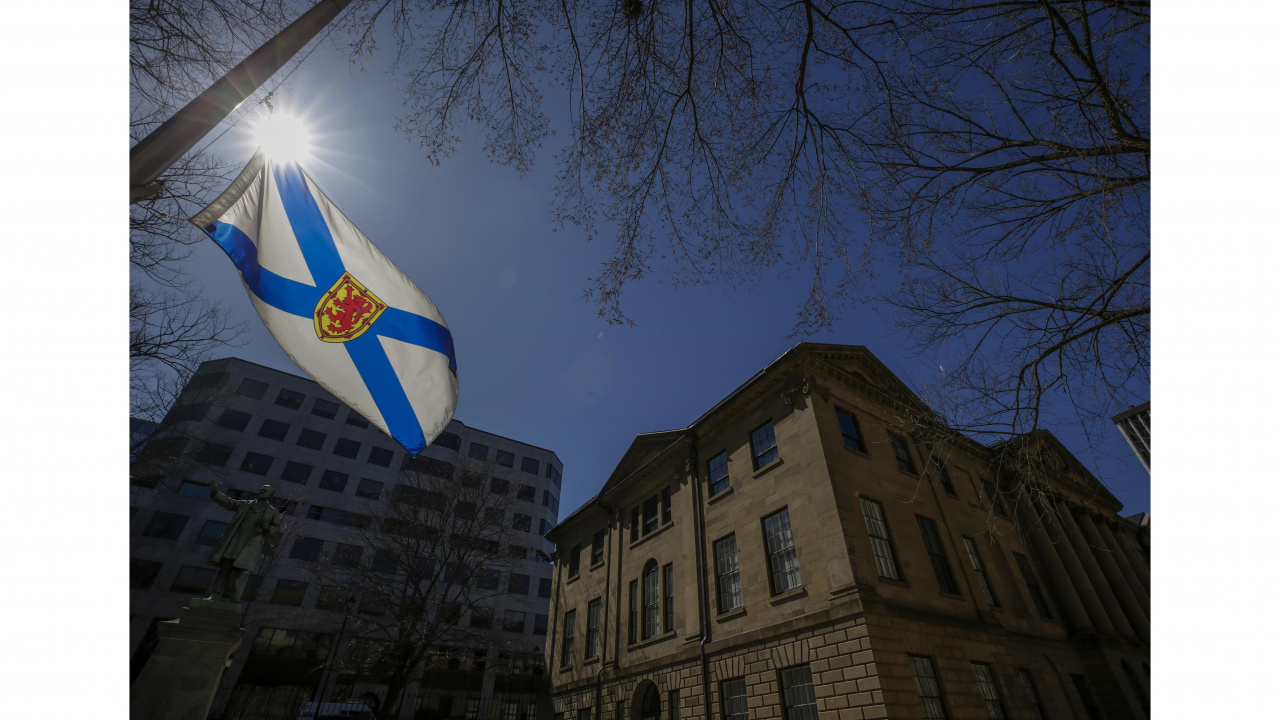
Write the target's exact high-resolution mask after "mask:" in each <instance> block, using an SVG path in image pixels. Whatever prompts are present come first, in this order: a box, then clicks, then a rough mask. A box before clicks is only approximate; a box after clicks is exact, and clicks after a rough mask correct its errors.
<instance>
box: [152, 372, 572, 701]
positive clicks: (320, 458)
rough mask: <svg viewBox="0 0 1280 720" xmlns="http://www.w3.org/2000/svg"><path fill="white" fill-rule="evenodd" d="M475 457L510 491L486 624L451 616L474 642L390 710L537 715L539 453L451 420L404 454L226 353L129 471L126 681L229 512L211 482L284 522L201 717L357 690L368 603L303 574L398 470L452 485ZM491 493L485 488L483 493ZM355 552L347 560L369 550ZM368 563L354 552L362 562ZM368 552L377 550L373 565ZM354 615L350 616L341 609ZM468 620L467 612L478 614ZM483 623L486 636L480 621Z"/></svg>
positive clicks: (203, 577)
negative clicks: (505, 542)
mask: <svg viewBox="0 0 1280 720" xmlns="http://www.w3.org/2000/svg"><path fill="white" fill-rule="evenodd" d="M464 463H472V464H475V463H484V464H486V472H487V473H491V474H492V476H493V477H492V478H490V479H489V480H488V481H487V485H486V487H488V492H497V490H498V489H499V488H500V489H501V490H502V492H503V493H506V494H508V495H509V505H508V507H509V508H510V511H511V512H510V514H509V516H508V517H507V518H506V519H505V522H509V523H510V526H511V528H512V532H511V534H510V535H509V536H508V537H509V538H510V539H511V544H510V546H509V547H504V548H502V550H501V552H502V553H503V555H504V557H506V558H508V559H509V562H508V563H507V564H508V571H507V572H504V575H503V576H502V577H500V578H498V581H499V582H500V586H499V592H504V593H505V594H504V595H503V596H502V597H501V598H500V600H499V602H498V603H497V605H496V606H495V607H493V612H492V613H491V614H490V616H489V617H487V618H477V617H475V616H474V614H472V613H468V614H466V615H464V616H459V617H458V619H457V622H458V624H459V625H460V626H463V625H465V626H467V627H468V628H481V630H480V631H479V632H480V633H481V634H484V633H488V639H487V641H486V642H484V643H483V644H484V645H485V647H483V648H475V649H474V650H472V649H467V648H454V649H453V652H452V653H450V654H449V655H448V656H447V657H445V656H443V655H442V656H441V657H440V658H439V662H438V663H433V664H432V665H431V666H429V667H428V668H427V669H426V670H425V671H424V672H423V673H422V674H421V676H420V677H419V678H418V679H417V682H415V683H413V684H411V685H410V687H409V690H408V691H407V693H406V696H405V700H404V703H403V705H402V713H401V718H404V719H405V720H408V719H409V718H443V717H459V718H462V717H465V718H490V717H492V718H498V717H502V718H503V720H531V719H532V718H534V717H537V716H538V713H539V712H542V713H543V714H546V712H545V709H546V692H547V677H546V674H545V671H544V667H543V664H542V658H543V654H544V649H545V642H546V633H547V626H548V614H549V613H548V603H549V598H550V596H551V575H552V565H551V559H550V553H551V550H552V546H551V544H550V542H548V541H547V540H546V539H545V538H544V537H543V536H544V535H545V533H546V532H547V530H548V529H549V528H551V527H552V526H553V525H554V524H555V522H556V518H557V514H558V511H559V500H558V498H559V494H560V485H561V472H562V465H561V463H560V460H559V458H557V457H556V454H555V453H554V452H552V451H550V450H546V449H543V448H539V447H534V446H532V445H529V444H527V443H522V442H519V441H516V440H512V439H510V438H506V437H502V436H499V435H495V434H492V433H487V432H484V431H483V430H478V429H476V428H471V427H467V426H466V425H464V424H462V423H461V422H458V421H457V420H454V421H453V422H451V423H450V424H449V426H448V428H447V430H446V432H444V433H443V434H441V436H440V437H439V438H437V439H436V441H435V442H434V443H433V444H432V446H430V447H428V448H427V449H426V450H424V451H423V452H422V453H420V454H419V455H418V456H416V457H414V458H412V460H411V459H410V458H409V457H407V453H406V452H405V451H404V448H402V447H401V446H400V445H399V444H398V443H396V442H395V441H394V440H391V439H390V438H388V437H387V436H386V435H384V434H383V433H382V432H380V431H379V430H378V429H377V428H375V427H373V426H371V425H370V424H369V423H368V422H366V421H365V420H364V418H362V417H360V416H359V415H358V414H356V413H355V412H354V411H352V410H350V409H348V408H346V407H343V406H342V405H341V404H340V403H339V402H338V401H337V400H336V399H335V398H334V397H333V396H331V395H330V394H329V393H327V392H325V391H324V390H323V389H322V388H320V386H319V385H317V384H316V383H315V382H313V381H311V380H309V379H306V378H303V377H298V376H296V375H291V374H289V373H284V372H280V371H277V370H273V369H270V368H266V367H262V366H260V365H256V364H254V363H250V362H246V361H244V360H239V359H236V358H227V359H223V360H215V361H210V362H207V363H205V364H204V365H202V366H201V367H200V369H199V371H198V372H197V374H196V375H195V376H194V377H193V378H192V380H191V382H190V383H189V384H188V386H187V388H186V389H185V390H184V392H183V394H182V395H181V396H180V398H179V400H178V402H177V403H176V404H175V406H174V407H173V408H172V409H171V410H170V412H169V414H168V416H167V417H166V419H165V421H164V423H163V424H162V427H161V429H160V430H159V431H158V432H157V433H156V434H155V437H154V439H152V440H150V441H149V442H148V444H147V445H146V446H145V448H144V449H143V451H142V453H141V454H140V455H139V461H138V462H137V463H135V467H134V472H133V473H132V474H133V478H132V483H133V484H132V487H131V498H130V517H131V520H130V524H131V529H130V545H131V549H130V554H131V562H130V587H131V590H130V653H131V657H132V658H133V662H132V668H131V669H132V673H133V677H134V678H136V677H137V676H138V673H139V672H140V671H141V667H142V665H143V664H144V663H145V662H146V661H147V658H148V657H149V653H150V649H151V647H152V646H153V645H154V643H155V640H156V623H157V622H159V621H162V620H167V619H172V618H174V617H177V615H178V611H179V609H180V608H182V607H183V606H184V605H185V604H186V603H187V602H188V601H189V599H190V598H192V597H201V596H203V595H205V594H207V590H208V587H209V585H210V582H211V581H212V579H213V576H214V572H215V568H214V567H212V566H210V565H207V564H206V562H205V559H206V557H207V555H208V553H209V550H210V546H211V545H212V544H213V543H215V542H216V541H217V539H218V538H219V537H220V536H221V533H222V531H223V530H224V529H225V528H226V526H227V522H228V521H229V520H230V519H231V513H230V512H228V511H227V510H225V509H222V508H220V507H219V506H217V505H216V504H215V503H213V502H212V501H211V500H210V499H209V497H208V494H209V493H208V489H207V488H206V486H205V482H206V481H207V480H210V479H214V480H217V481H218V482H219V484H220V485H221V486H222V490H223V492H225V493H226V494H227V495H229V496H231V497H252V496H253V495H254V494H255V493H256V491H257V489H258V487H259V486H260V485H262V484H264V483H270V484H272V485H273V486H274V487H275V488H276V490H277V493H278V496H277V500H278V501H279V505H278V507H281V508H282V510H283V513H284V516H285V517H284V520H285V527H286V530H285V532H284V533H282V534H281V535H280V536H279V537H278V538H276V539H275V540H276V542H275V543H274V545H275V549H274V550H273V551H271V552H269V553H268V554H267V555H265V556H264V557H263V558H262V560H261V562H260V565H259V568H258V570H257V572H255V573H254V574H253V575H252V576H250V579H249V586H248V588H247V589H246V591H245V596H244V601H245V602H244V603H243V606H244V609H245V615H244V621H243V627H244V629H245V631H246V634H245V640H244V644H243V645H242V646H241V648H240V649H239V650H238V651H237V652H236V653H235V656H234V658H233V662H232V664H231V666H230V667H229V668H228V669H227V671H226V673H225V674H224V676H223V678H222V683H221V686H220V689H219V692H218V695H217V696H216V698H215V703H214V707H213V710H212V712H211V715H210V717H211V718H217V717H225V718H228V719H230V718H264V719H265V718H282V719H286V720H293V719H294V718H296V717H297V714H298V709H299V707H300V706H301V704H302V703H304V702H307V701H312V700H318V699H321V698H322V697H323V699H324V700H326V701H328V700H345V699H348V698H353V699H364V700H366V701H367V702H368V703H369V704H370V705H376V704H377V703H379V702H380V701H382V700H383V699H384V697H383V696H384V695H385V685H384V684H383V683H382V682H381V681H380V677H379V675H378V672H377V669H376V668H375V667H366V666H364V665H363V664H362V663H361V661H360V656H361V654H362V653H365V651H366V650H367V649H368V646H369V643H370V642H371V639H370V638H369V637H366V636H364V633H363V632H362V624H361V620H362V618H365V617H367V615H366V614H365V613H366V610H368V612H369V613H373V612H374V610H373V609H372V608H366V607H365V605H364V604H363V601H362V604H360V605H356V606H354V607H351V606H345V605H344V606H341V607H340V606H335V605H334V604H333V603H332V602H326V598H325V596H324V594H323V593H322V592H321V591H322V588H321V587H319V583H318V582H317V580H316V575H315V573H314V572H313V571H312V570H313V569H314V566H315V564H316V562H317V558H319V557H322V556H323V555H324V553H327V552H331V551H333V548H335V546H337V548H338V550H341V549H342V548H341V546H339V545H338V544H339V543H341V542H342V541H343V540H346V541H347V542H348V543H350V542H351V540H350V539H349V531H350V530H351V529H352V528H353V527H358V526H361V525H362V524H363V522H367V521H368V520H369V517H370V514H374V515H376V514H377V513H376V512H375V510H376V505H377V503H378V502H380V501H381V500H382V499H384V498H386V497H388V494H389V493H392V492H393V491H395V490H397V489H400V488H399V487H398V483H402V482H404V474H403V472H402V468H404V467H406V466H410V467H422V468H425V470H424V471H425V472H426V473H428V474H432V475H438V476H440V477H445V476H449V477H452V472H453V470H454V469H455V467H460V466H462V465H463V464H464ZM490 485H491V487H490ZM370 554H372V552H369V553H364V555H366V556H367V555H370ZM365 560H367V558H365V559H364V560H360V562H364V561H365ZM373 560H374V561H375V562H376V560H377V559H376V558H374V559H373ZM353 611H354V612H353ZM481 621H482V622H481ZM485 628H488V629H485Z"/></svg>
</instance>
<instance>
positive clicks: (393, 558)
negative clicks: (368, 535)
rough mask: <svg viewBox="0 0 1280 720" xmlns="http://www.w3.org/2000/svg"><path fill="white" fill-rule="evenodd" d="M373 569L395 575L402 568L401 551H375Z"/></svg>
mask: <svg viewBox="0 0 1280 720" xmlns="http://www.w3.org/2000/svg"><path fill="white" fill-rule="evenodd" d="M372 567H373V571H374V572H380V573H384V574H387V575H395V574H396V573H397V572H399V570H400V553H398V552H396V551H394V550H377V551H375V552H374V553H373V565H372Z"/></svg>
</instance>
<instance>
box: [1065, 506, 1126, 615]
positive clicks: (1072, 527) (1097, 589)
mask: <svg viewBox="0 0 1280 720" xmlns="http://www.w3.org/2000/svg"><path fill="white" fill-rule="evenodd" d="M1061 507H1062V511H1063V512H1062V513H1061V514H1060V515H1059V516H1058V517H1059V518H1060V520H1059V522H1061V523H1062V527H1063V529H1064V530H1065V531H1066V534H1067V542H1068V543H1069V544H1070V545H1071V551H1072V552H1073V553H1075V556H1076V558H1077V559H1078V560H1079V561H1080V566H1081V567H1083V568H1084V574H1085V576H1086V577H1088V578H1089V584H1090V585H1091V586H1093V591H1094V593H1096V594H1097V596H1098V602H1099V603H1100V604H1101V605H1102V610H1103V612H1105V613H1106V614H1107V618H1108V619H1109V620H1111V625H1112V627H1114V628H1115V629H1116V632H1117V633H1118V634H1120V635H1121V636H1123V637H1127V638H1136V637H1137V636H1138V633H1137V632H1136V631H1134V629H1133V625H1131V624H1130V623H1129V618H1127V617H1125V614H1124V610H1123V609H1122V608H1121V607H1120V601H1119V600H1117V599H1116V594H1115V593H1114V592H1113V591H1112V590H1111V584H1110V583H1108V582H1107V578H1106V576H1105V575H1104V574H1103V572H1102V568H1100V567H1099V566H1098V561H1097V559H1096V558H1094V557H1093V553H1092V552H1091V551H1090V550H1089V548H1088V545H1087V543H1085V540H1084V534H1083V533H1081V532H1080V527H1079V526H1077V525H1076V521H1075V518H1074V517H1072V515H1071V512H1072V511H1071V508H1070V506H1068V505H1067V504H1066V503H1062V505H1061Z"/></svg>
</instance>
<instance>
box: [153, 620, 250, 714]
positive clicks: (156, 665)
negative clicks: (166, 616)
mask: <svg viewBox="0 0 1280 720" xmlns="http://www.w3.org/2000/svg"><path fill="white" fill-rule="evenodd" d="M240 612H241V605H240V603H236V602H223V601H218V600H201V599H193V600H192V601H191V602H190V603H188V607H184V608H182V612H181V613H179V615H178V619H177V620H169V621H167V622H161V623H157V625H156V629H157V631H158V632H159V635H160V640H159V642H158V643H157V644H156V648H155V650H153V651H152V653H151V659H150V660H148V661H147V664H146V666H145V667H143V669H142V673H141V674H140V675H139V676H138V679H137V680H135V681H134V683H133V687H132V688H131V689H130V692H129V718H130V720H205V716H207V715H208V714H209V708H210V706H211V705H213V694H214V692H215V691H216V690H217V689H218V681H219V680H221V679H222V671H223V670H224V669H226V667H227V661H228V659H230V657H231V653H233V652H235V651H236V648H238V647H240V643H241V642H242V641H243V640H244V630H243V629H241V628H240Z"/></svg>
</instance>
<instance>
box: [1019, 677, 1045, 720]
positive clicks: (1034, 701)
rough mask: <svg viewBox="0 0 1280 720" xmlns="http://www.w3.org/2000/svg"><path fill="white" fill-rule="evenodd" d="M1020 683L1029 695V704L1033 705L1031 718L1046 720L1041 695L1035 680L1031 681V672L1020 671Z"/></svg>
mask: <svg viewBox="0 0 1280 720" xmlns="http://www.w3.org/2000/svg"><path fill="white" fill-rule="evenodd" d="M1018 682H1020V683H1021V684H1022V691H1023V692H1024V693H1026V695H1027V703H1028V704H1030V705H1031V717H1032V718H1033V719H1034V720H1045V719H1046V715H1045V714H1044V706H1043V705H1042V704H1041V703H1040V693H1039V692H1037V691H1036V683H1035V680H1033V679H1031V671H1030V670H1023V669H1022V668H1019V669H1018Z"/></svg>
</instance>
